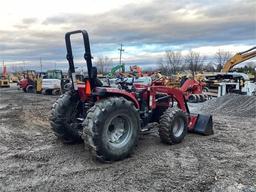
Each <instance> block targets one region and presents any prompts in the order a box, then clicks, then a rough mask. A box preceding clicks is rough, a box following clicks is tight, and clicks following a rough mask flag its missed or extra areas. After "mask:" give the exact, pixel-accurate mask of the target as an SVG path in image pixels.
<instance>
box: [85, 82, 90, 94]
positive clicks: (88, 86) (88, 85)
mask: <svg viewBox="0 0 256 192" xmlns="http://www.w3.org/2000/svg"><path fill="white" fill-rule="evenodd" d="M85 95H91V84H90V81H88V80H87V81H86V82H85Z"/></svg>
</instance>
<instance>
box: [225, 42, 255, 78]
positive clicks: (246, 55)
mask: <svg viewBox="0 0 256 192" xmlns="http://www.w3.org/2000/svg"><path fill="white" fill-rule="evenodd" d="M253 57H256V47H253V48H251V49H249V50H246V51H243V52H240V53H237V54H235V55H234V56H233V57H231V58H230V59H229V60H228V61H227V62H226V63H225V64H224V66H223V69H222V70H221V71H222V72H225V73H227V72H229V71H230V70H231V69H232V68H233V67H234V66H236V65H238V64H239V63H242V62H244V61H246V60H248V59H251V58H253Z"/></svg>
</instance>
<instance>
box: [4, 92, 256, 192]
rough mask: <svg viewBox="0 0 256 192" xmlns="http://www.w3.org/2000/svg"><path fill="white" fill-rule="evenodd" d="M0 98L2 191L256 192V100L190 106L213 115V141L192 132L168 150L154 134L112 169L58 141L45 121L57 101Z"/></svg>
mask: <svg viewBox="0 0 256 192" xmlns="http://www.w3.org/2000/svg"><path fill="white" fill-rule="evenodd" d="M0 98H1V100H0V103H1V106H0V115H1V119H0V154H1V156H0V181H1V182H0V191H185V192H186V191H187V192H188V191H195V192H196V191H213V192H217V191H232V192H233V191H239V192H240V191H241V192H242V191H248V192H252V191H256V150H255V149H256V143H255V140H256V129H255V124H256V118H255V115H254V114H255V113H254V112H255V111H254V110H255V108H254V109H253V107H252V106H254V105H255V101H256V100H255V98H253V97H247V96H225V97H222V98H218V99H216V100H210V101H207V102H205V103H200V104H193V105H191V106H190V107H191V109H192V110H193V111H200V112H202V113H206V112H207V113H211V114H213V115H214V116H213V120H214V131H215V134H214V135H212V136H208V137H203V136H199V135H195V134H189V135H188V136H187V137H186V138H185V140H184V142H182V143H181V144H178V145H172V146H170V145H164V144H162V143H161V142H160V139H159V137H158V134H157V129H154V130H153V132H152V133H151V134H149V135H142V136H141V137H140V140H139V144H138V147H137V148H136V150H135V152H134V154H133V155H132V156H131V157H130V158H127V159H125V160H123V161H119V162H115V163H112V164H101V163H98V162H95V161H94V160H93V159H92V158H91V156H90V154H89V152H88V151H87V149H86V148H85V147H84V145H83V144H79V145H64V144H62V143H61V142H60V141H58V140H56V137H55V136H54V134H53V133H52V131H51V129H50V126H49V123H48V120H47V119H48V116H49V112H50V108H51V105H52V104H53V103H54V102H55V100H56V97H53V96H44V95H36V94H34V95H33V94H25V93H22V92H21V91H19V90H17V89H16V88H10V89H5V90H3V91H2V90H1V93H0ZM234 104H236V105H234ZM152 126H154V127H155V128H157V125H152Z"/></svg>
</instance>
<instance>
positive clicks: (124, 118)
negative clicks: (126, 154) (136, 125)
mask: <svg viewBox="0 0 256 192" xmlns="http://www.w3.org/2000/svg"><path fill="white" fill-rule="evenodd" d="M131 125H132V123H131V119H130V117H129V116H128V115H126V114H117V115H115V116H114V117H112V118H111V120H110V121H109V123H108V124H107V125H106V129H107V130H106V132H107V134H106V135H107V141H108V143H109V144H110V145H111V146H112V147H115V148H120V147H123V146H125V145H126V144H127V143H128V142H129V140H130V138H131V135H132V126H131Z"/></svg>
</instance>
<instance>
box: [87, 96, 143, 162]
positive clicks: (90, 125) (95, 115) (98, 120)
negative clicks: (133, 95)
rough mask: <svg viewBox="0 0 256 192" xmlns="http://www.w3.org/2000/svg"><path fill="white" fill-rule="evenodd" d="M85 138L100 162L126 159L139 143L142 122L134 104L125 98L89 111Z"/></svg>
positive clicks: (107, 99) (107, 100)
mask: <svg viewBox="0 0 256 192" xmlns="http://www.w3.org/2000/svg"><path fill="white" fill-rule="evenodd" d="M83 127H84V128H83V139H84V142H85V144H87V145H88V146H89V150H90V152H91V153H92V155H93V156H94V157H95V158H96V159H97V160H99V161H102V162H106V161H117V160H121V159H124V158H126V157H127V156H129V155H130V154H131V153H132V152H133V149H134V147H135V146H136V144H137V141H138V137H139V131H140V119H139V113H138V111H137V110H136V108H135V106H134V103H133V102H131V101H128V100H127V99H125V98H123V97H110V98H106V99H103V100H100V101H98V102H96V103H95V105H94V106H93V107H92V108H90V109H89V110H88V113H87V117H86V119H85V120H84V123H83Z"/></svg>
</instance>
